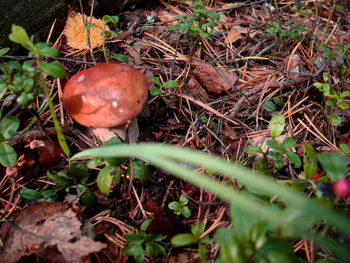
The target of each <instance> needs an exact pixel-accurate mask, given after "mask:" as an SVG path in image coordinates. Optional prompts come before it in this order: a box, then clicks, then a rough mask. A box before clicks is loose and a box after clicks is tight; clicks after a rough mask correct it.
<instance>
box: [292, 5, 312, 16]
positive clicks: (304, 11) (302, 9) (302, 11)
mask: <svg viewBox="0 0 350 263" xmlns="http://www.w3.org/2000/svg"><path fill="white" fill-rule="evenodd" d="M308 3H309V1H304V2H299V1H296V3H295V4H294V5H293V6H292V10H293V11H296V15H297V16H303V15H309V14H312V13H313V11H312V10H311V9H308V8H307V5H308Z"/></svg>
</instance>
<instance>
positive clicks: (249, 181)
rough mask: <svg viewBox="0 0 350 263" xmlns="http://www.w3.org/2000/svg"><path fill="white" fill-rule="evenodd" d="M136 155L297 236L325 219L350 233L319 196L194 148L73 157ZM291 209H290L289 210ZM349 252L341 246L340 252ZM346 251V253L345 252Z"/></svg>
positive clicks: (114, 150) (115, 150) (122, 149)
mask: <svg viewBox="0 0 350 263" xmlns="http://www.w3.org/2000/svg"><path fill="white" fill-rule="evenodd" d="M125 156H130V157H135V158H138V159H143V160H146V161H148V162H150V163H151V164H153V165H155V166H157V167H159V168H162V169H164V170H167V171H169V172H171V173H172V174H173V175H175V176H177V177H179V178H181V179H184V180H186V181H187V182H189V183H192V184H195V185H197V186H199V187H203V188H204V189H205V190H206V191H210V192H213V193H215V194H216V195H217V196H218V197H220V198H222V199H224V200H226V201H228V202H230V203H234V204H235V205H236V206H237V205H238V206H240V208H241V209H243V210H244V211H247V212H248V213H250V214H252V215H259V216H261V218H263V219H265V220H268V221H270V222H271V223H274V224H276V225H279V226H281V227H283V228H287V229H288V228H289V229H292V228H294V230H293V235H296V236H299V237H308V238H309V239H311V238H313V237H314V235H313V234H312V233H311V232H310V230H308V228H307V227H305V221H303V220H304V219H305V220H306V221H307V223H308V225H310V224H313V223H315V222H317V221H320V220H325V221H327V222H328V223H330V224H333V225H334V226H336V227H337V228H338V229H339V231H341V232H343V233H346V234H347V235H350V223H349V220H348V218H346V217H345V216H343V215H341V214H340V213H338V212H335V211H334V210H333V209H331V208H329V207H327V206H326V205H324V204H322V203H320V202H319V201H318V200H316V199H307V198H306V197H305V196H303V195H302V194H300V193H299V192H297V191H295V190H293V189H291V188H288V187H286V186H282V185H279V184H277V183H276V182H275V181H274V180H273V179H271V178H269V177H267V176H264V175H261V174H257V173H253V172H252V171H251V170H250V169H247V168H243V167H240V166H235V165H232V164H229V163H227V162H226V161H225V160H221V159H216V158H214V157H211V156H209V155H208V154H205V153H202V152H199V151H194V150H191V149H187V148H185V149H179V148H177V147H174V146H170V145H161V144H155V143H145V144H139V145H137V144H133V145H118V146H108V147H103V149H100V148H96V149H90V150H86V151H84V152H81V153H78V154H77V155H75V156H73V158H81V157H104V158H110V157H125ZM181 162H183V163H187V164H190V165H195V166H205V167H206V168H208V169H210V170H213V171H216V172H217V173H219V174H221V175H225V176H226V177H229V178H234V179H236V180H238V181H239V182H240V183H241V184H244V185H246V186H247V187H248V188H249V189H254V190H257V191H259V192H261V193H263V194H265V195H267V196H270V197H273V196H277V197H278V198H279V199H280V200H282V201H284V202H285V204H286V205H287V208H286V209H285V210H284V213H282V214H281V213H279V212H277V211H275V210H274V209H272V208H271V207H269V206H267V205H264V204H262V203H258V202H256V201H255V200H254V199H253V198H250V197H247V196H245V195H243V194H242V193H240V192H237V191H234V190H233V189H232V188H231V187H229V186H224V185H222V184H221V183H220V182H219V181H215V180H213V179H211V178H209V177H208V176H205V175H200V174H196V173H194V172H193V171H192V169H190V168H188V167H185V166H184V165H181ZM288 211H289V212H288ZM320 243H322V242H320ZM342 251H343V252H344V251H346V249H345V248H344V247H341V246H339V248H338V251H335V252H338V254H341V253H342ZM344 253H345V252H344Z"/></svg>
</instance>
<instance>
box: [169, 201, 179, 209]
mask: <svg viewBox="0 0 350 263" xmlns="http://www.w3.org/2000/svg"><path fill="white" fill-rule="evenodd" d="M168 207H169V209H171V210H175V211H176V210H179V209H181V204H180V203H179V202H176V201H174V202H170V203H169V204H168Z"/></svg>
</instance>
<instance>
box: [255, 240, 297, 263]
mask: <svg viewBox="0 0 350 263" xmlns="http://www.w3.org/2000/svg"><path fill="white" fill-rule="evenodd" d="M255 260H256V262H271V263H274V262H276V263H277V262H285V263H294V262H299V260H298V258H297V256H296V255H295V253H294V252H293V247H292V245H291V243H290V242H288V241H287V240H283V239H281V238H269V239H268V241H267V242H266V244H265V245H264V246H263V247H262V248H261V249H259V250H258V251H257V253H256V255H255Z"/></svg>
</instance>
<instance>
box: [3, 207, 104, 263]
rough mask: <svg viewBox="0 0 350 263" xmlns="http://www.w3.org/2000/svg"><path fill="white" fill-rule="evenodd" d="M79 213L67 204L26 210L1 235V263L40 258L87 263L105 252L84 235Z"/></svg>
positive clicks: (99, 244)
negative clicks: (93, 256) (32, 257)
mask: <svg viewBox="0 0 350 263" xmlns="http://www.w3.org/2000/svg"><path fill="white" fill-rule="evenodd" d="M80 228H81V222H80V221H79V220H78V218H77V216H76V213H75V212H74V211H73V210H72V209H71V208H70V207H69V205H68V204H64V203H45V202H38V203H34V204H31V205H29V206H28V207H26V208H24V209H23V210H22V211H21V212H20V213H19V214H18V216H17V217H16V219H15V220H14V221H13V222H11V223H8V222H5V223H4V224H3V225H2V227H1V229H0V234H1V238H2V240H3V246H2V248H1V253H0V263H5V262H6V263H11V262H17V261H19V260H20V259H21V258H24V257H28V256H31V255H34V254H35V255H37V256H39V257H41V258H44V259H45V260H46V261H45V262H88V261H89V254H90V253H93V252H98V251H100V250H101V249H103V248H105V246H106V245H105V244H102V243H100V242H95V241H93V240H92V239H90V238H89V237H87V236H83V235H82V232H81V229H80Z"/></svg>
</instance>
